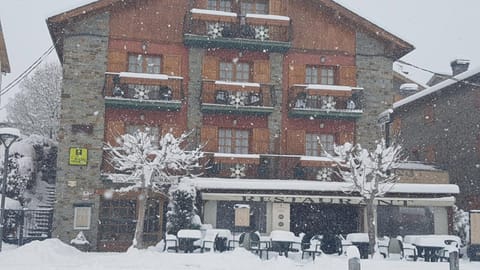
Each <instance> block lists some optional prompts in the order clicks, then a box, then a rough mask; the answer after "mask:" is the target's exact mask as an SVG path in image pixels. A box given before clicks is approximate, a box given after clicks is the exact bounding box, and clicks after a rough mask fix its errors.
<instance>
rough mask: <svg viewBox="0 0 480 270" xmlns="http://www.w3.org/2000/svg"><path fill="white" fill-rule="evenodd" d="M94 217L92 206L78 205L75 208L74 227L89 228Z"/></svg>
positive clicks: (77, 228) (79, 228)
mask: <svg viewBox="0 0 480 270" xmlns="http://www.w3.org/2000/svg"><path fill="white" fill-rule="evenodd" d="M91 217H92V208H91V207H90V206H78V207H75V208H74V216H73V229H74V230H89V229H90V220H91Z"/></svg>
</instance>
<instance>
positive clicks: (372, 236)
mask: <svg viewBox="0 0 480 270" xmlns="http://www.w3.org/2000/svg"><path fill="white" fill-rule="evenodd" d="M375 208H376V205H375V204H374V198H372V199H369V200H367V229H368V243H369V245H368V254H370V255H371V257H373V253H374V252H375V242H376V233H375V232H376V229H375Z"/></svg>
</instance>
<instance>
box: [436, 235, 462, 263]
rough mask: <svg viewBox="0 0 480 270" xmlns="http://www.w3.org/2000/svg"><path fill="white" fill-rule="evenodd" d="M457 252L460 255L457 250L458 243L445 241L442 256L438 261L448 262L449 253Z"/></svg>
mask: <svg viewBox="0 0 480 270" xmlns="http://www.w3.org/2000/svg"><path fill="white" fill-rule="evenodd" d="M452 252H457V253H458V254H460V252H459V249H458V243H457V242H456V241H454V240H445V247H444V248H443V252H442V253H443V254H441V256H440V261H442V262H443V260H446V261H447V262H449V261H450V253H452Z"/></svg>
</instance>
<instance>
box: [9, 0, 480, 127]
mask: <svg viewBox="0 0 480 270" xmlns="http://www.w3.org/2000/svg"><path fill="white" fill-rule="evenodd" d="M90 2H94V1H92V0H0V20H1V22H2V26H3V32H4V35H5V39H6V45H7V51H8V56H9V59H10V65H11V69H12V72H11V73H10V74H8V75H7V76H6V77H4V79H3V81H2V87H5V86H6V85H7V84H8V83H9V82H11V81H13V80H14V79H15V78H16V77H17V76H18V75H19V74H20V73H22V72H23V71H24V70H25V69H26V68H27V67H28V66H29V65H31V64H32V63H33V62H34V61H35V60H36V59H37V58H38V57H39V56H40V55H42V53H43V52H45V51H46V50H47V49H48V48H49V47H50V46H51V44H52V41H51V39H50V35H49V33H48V29H47V25H46V23H45V20H46V18H48V17H50V16H53V15H56V14H58V13H60V12H62V11H66V10H69V9H72V8H75V7H78V6H81V5H83V4H86V3H90ZM337 2H339V3H340V4H342V5H344V6H346V7H347V8H349V9H351V10H352V11H354V12H356V13H358V14H359V15H361V16H363V17H365V18H367V19H369V20H371V21H372V22H374V23H376V24H377V25H379V26H380V27H382V28H384V29H386V30H388V31H390V32H391V33H393V34H395V35H397V36H399V37H401V38H403V39H404V40H406V41H408V42H410V43H411V44H413V45H414V46H415V47H416V49H415V50H414V51H413V52H412V53H410V54H408V55H407V56H405V57H404V58H402V60H405V61H407V62H410V63H412V64H415V65H418V66H420V67H423V68H426V69H428V70H432V71H435V72H443V73H449V72H450V61H451V60H453V59H456V58H464V59H470V60H471V66H478V65H480V52H479V49H478V48H479V41H480V37H479V34H478V32H479V30H478V25H479V24H478V17H479V10H480V1H479V0H337ZM475 19H476V20H475ZM47 61H58V60H57V57H56V54H55V52H54V53H52V55H51V56H50V57H49V58H48V60H47ZM396 69H398V67H397V68H396ZM403 69H404V70H405V71H408V72H409V75H410V76H412V77H413V78H415V79H417V80H419V81H420V82H422V83H424V82H425V81H426V80H427V79H428V77H429V76H430V74H427V73H425V72H419V71H417V70H415V69H411V68H408V67H404V68H403ZM16 91H18V89H15V90H14V91H10V93H9V94H7V95H5V96H2V98H1V105H0V108H2V107H4V106H5V104H6V103H7V102H8V99H9V98H11V96H12V95H13V94H14V93H15V92H16ZM4 114H5V110H0V120H1V119H4Z"/></svg>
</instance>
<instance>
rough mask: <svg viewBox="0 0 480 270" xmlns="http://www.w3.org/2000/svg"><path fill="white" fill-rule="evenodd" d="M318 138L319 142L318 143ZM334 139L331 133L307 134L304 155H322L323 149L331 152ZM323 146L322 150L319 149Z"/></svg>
mask: <svg viewBox="0 0 480 270" xmlns="http://www.w3.org/2000/svg"><path fill="white" fill-rule="evenodd" d="M318 139H320V144H321V146H320V145H319V144H318ZM334 144H335V139H334V137H333V135H331V134H307V135H306V138H305V155H307V156H323V155H324V154H323V151H326V152H327V153H329V154H333V145H334ZM321 147H323V150H322V149H321Z"/></svg>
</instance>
